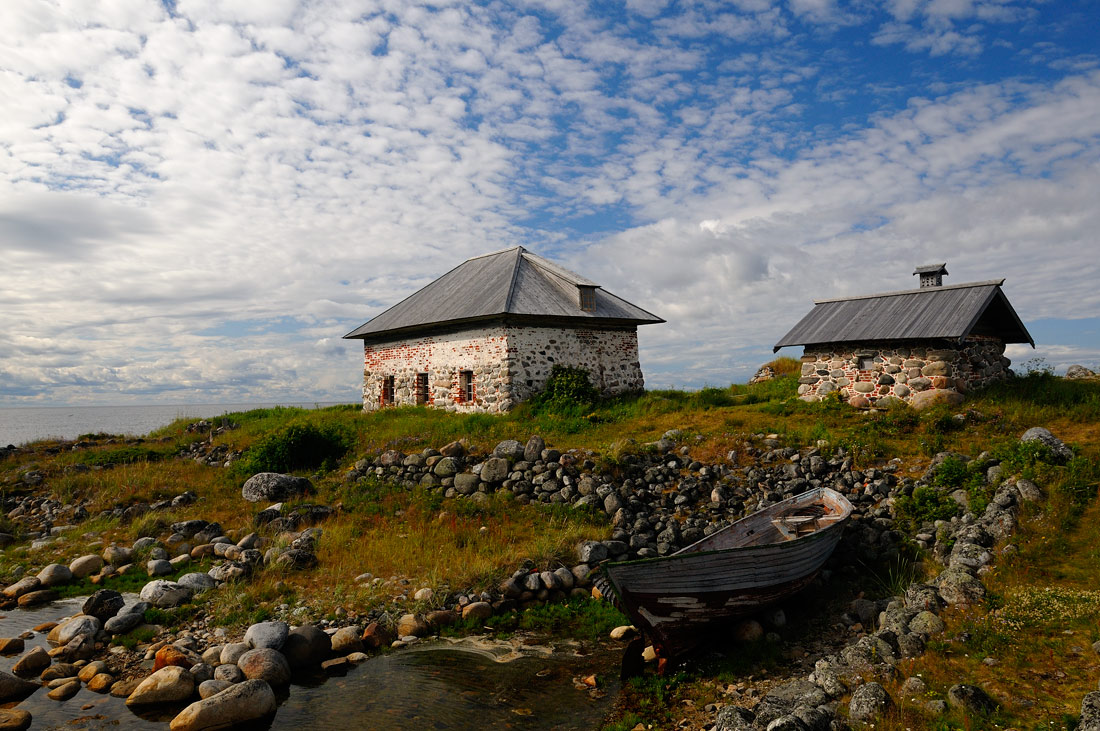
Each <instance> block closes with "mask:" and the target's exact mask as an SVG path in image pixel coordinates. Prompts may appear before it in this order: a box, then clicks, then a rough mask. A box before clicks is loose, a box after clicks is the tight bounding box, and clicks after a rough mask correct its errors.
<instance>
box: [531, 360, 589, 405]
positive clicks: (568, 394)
mask: <svg viewBox="0 0 1100 731" xmlns="http://www.w3.org/2000/svg"><path fill="white" fill-rule="evenodd" d="M599 398H600V393H599V391H597V390H596V387H595V386H593V385H592V381H591V380H590V379H589V377H588V371H586V370H585V369H583V368H573V367H571V366H563V365H560V364H559V365H555V366H554V367H553V368H552V369H550V378H548V379H547V381H546V387H545V388H543V390H542V393H540V394H539V395H538V396H536V397H535V399H534V401H535V405H536V406H539V407H550V408H551V409H556V408H560V407H574V406H590V405H592V404H594V403H596V401H598V400H599Z"/></svg>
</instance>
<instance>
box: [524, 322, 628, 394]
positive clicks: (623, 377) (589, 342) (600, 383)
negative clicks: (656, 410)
mask: <svg viewBox="0 0 1100 731" xmlns="http://www.w3.org/2000/svg"><path fill="white" fill-rule="evenodd" d="M508 353H509V355H510V356H512V358H513V367H512V384H513V394H514V397H515V399H516V401H524V400H526V399H528V398H530V397H531V396H534V395H535V394H536V393H538V392H539V391H541V390H542V389H543V387H544V386H545V385H546V379H548V378H549V377H550V369H551V368H553V367H554V366H555V365H557V364H560V365H566V366H572V367H575V368H583V369H585V370H586V371H588V375H589V378H590V379H591V381H592V385H594V386H595V387H596V388H597V389H599V391H600V393H602V394H604V395H605V396H611V395H614V394H618V393H629V392H631V391H641V390H642V388H643V387H644V385H645V382H644V380H643V378H642V367H641V364H640V363H639V362H638V330H637V329H636V328H629V329H625V330H594V329H575V328H561V327H510V328H508Z"/></svg>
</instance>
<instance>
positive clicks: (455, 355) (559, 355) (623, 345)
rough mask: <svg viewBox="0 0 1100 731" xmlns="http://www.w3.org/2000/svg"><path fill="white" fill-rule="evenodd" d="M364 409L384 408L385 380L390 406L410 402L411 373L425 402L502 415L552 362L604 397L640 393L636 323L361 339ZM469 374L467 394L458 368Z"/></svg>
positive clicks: (540, 382) (530, 391)
mask: <svg viewBox="0 0 1100 731" xmlns="http://www.w3.org/2000/svg"><path fill="white" fill-rule="evenodd" d="M363 350H364V358H363V360H364V367H363V409H364V411H373V410H375V409H378V408H381V407H383V406H385V405H389V404H385V403H383V387H384V383H385V378H386V377H387V376H392V377H393V379H394V388H393V391H394V394H393V395H394V399H393V405H397V406H403V405H415V404H416V402H417V401H416V398H417V394H416V376H417V374H418V373H427V374H428V398H427V405H428V406H433V407H436V408H443V409H447V410H449V411H478V412H491V413H496V412H503V411H507V410H508V409H510V408H512V406H514V405H515V404H516V403H518V402H520V401H523V400H525V399H528V398H530V397H531V396H533V395H535V394H536V393H538V392H539V391H541V390H542V388H543V387H544V386H545V385H546V380H547V378H549V376H550V370H551V369H552V368H553V367H554V365H556V364H561V365H566V366H573V367H577V368H584V369H585V370H587V371H588V373H589V375H590V377H591V379H592V382H593V385H595V386H596V388H598V389H599V390H600V391H601V392H602V393H604V394H607V395H611V394H616V393H624V392H628V391H638V390H641V389H642V387H643V385H644V382H643V379H642V370H641V365H640V364H639V362H638V333H637V330H636V329H635V328H629V329H622V330H611V329H578V328H564V327H526V326H524V327H520V326H514V325H503V324H496V325H489V326H483V327H471V328H469V329H466V330H463V331H461V332H456V333H442V334H432V335H423V336H419V337H411V338H405V339H402V340H395V341H391V342H387V343H369V342H368V343H365V344H364V348H363ZM463 371H471V372H472V374H473V399H472V400H469V401H467V400H466V399H465V398H464V394H463V393H462V389H461V373H462V372H463Z"/></svg>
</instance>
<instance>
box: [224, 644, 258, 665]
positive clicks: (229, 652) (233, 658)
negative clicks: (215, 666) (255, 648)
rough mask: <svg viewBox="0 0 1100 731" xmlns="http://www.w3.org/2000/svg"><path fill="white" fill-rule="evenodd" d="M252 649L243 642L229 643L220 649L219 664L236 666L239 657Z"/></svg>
mask: <svg viewBox="0 0 1100 731" xmlns="http://www.w3.org/2000/svg"><path fill="white" fill-rule="evenodd" d="M251 649H252V648H251V647H249V646H248V644H247V643H245V642H230V643H229V644H227V645H226V646H225V647H223V648H222V654H221V658H220V659H221V663H222V665H236V664H237V660H239V659H240V657H241V655H243V654H245V653H246V652H248V651H249V650H251Z"/></svg>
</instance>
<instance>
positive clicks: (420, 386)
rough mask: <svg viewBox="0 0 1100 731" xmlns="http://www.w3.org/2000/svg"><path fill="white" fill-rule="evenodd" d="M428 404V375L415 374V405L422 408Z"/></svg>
mask: <svg viewBox="0 0 1100 731" xmlns="http://www.w3.org/2000/svg"><path fill="white" fill-rule="evenodd" d="M426 403H428V374H427V373H417V374H416V405H417V406H423V405H424V404H426Z"/></svg>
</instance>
